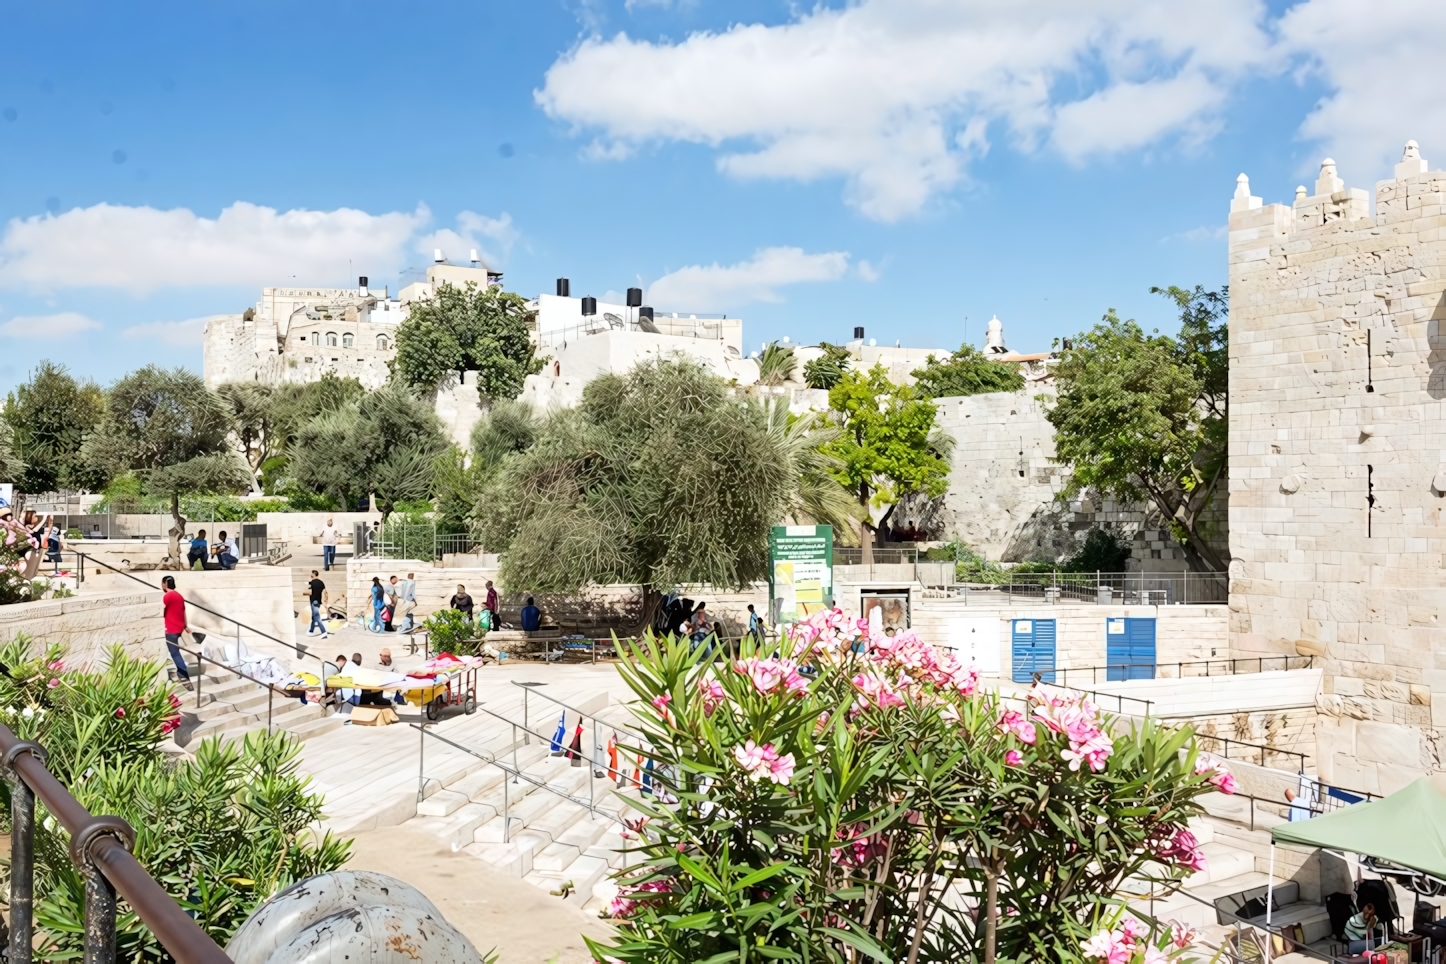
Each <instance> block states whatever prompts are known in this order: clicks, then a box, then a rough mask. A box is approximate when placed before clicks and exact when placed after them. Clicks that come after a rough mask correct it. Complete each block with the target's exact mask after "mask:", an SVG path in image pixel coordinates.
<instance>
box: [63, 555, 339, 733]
mask: <svg viewBox="0 0 1446 964" xmlns="http://www.w3.org/2000/svg"><path fill="white" fill-rule="evenodd" d="M76 555H77V556H80V557H81V558H82V559H89V560H90V561H91V563H92V564H93V565H97V566H102V567H104V568H106V569H109V570H110V571H111V572H115V573H119V574H120V575H122V576H125V577H126V578H127V579H130V580H132V581H133V582H138V583H140V584H141V585H142V586H145V587H146V588H147V589H151V590H154V591H156V592H164V591H165V589H164V587H162V586H159V585H156V586H153V585H151V584H150V583H149V582H147V581H146V580H144V579H142V578H140V577H139V576H137V575H135V574H134V573H131V572H126V571H125V570H124V569H117V568H116V567H115V566H112V565H111V564H110V563H108V562H103V561H101V560H100V559H97V558H95V557H94V556H88V555H86V554H85V553H83V552H78V551H77V552H76ZM148 571H149V570H148ZM156 571H159V570H156ZM161 575H162V577H164V576H165V575H166V573H164V572H162V573H161ZM186 605H187V606H191V607H194V608H196V609H199V610H200V611H201V612H203V613H210V614H211V615H212V616H215V617H216V618H217V619H221V620H224V621H226V622H229V623H233V624H234V625H235V626H236V641H237V642H238V643H239V642H240V641H241V630H243V629H245V630H247V631H248V632H251V633H254V634H255V635H256V636H259V637H260V638H262V639H267V640H270V641H271V642H273V643H279V644H281V645H282V646H285V647H286V648H287V649H289V650H291V651H292V652H293V653H295V654H296V655H297V656H300V657H301V658H303V659H306V658H309V657H311V655H312V654H311V653H310V652H308V651H307V650H305V649H302V648H301V647H299V646H297V645H296V644H294V643H288V642H287V641H286V640H284V639H279V638H277V637H275V636H273V635H271V634H270V633H268V632H266V631H264V630H260V629H257V628H256V627H255V626H248V625H247V624H246V623H243V622H241V620H239V619H236V618H234V617H232V616H227V615H226V614H225V613H220V612H217V611H216V610H214V609H211V608H210V607H208V606H203V605H201V604H200V603H198V602H192V601H191V600H189V599H188V600H186ZM194 635H195V634H194V633H193V634H192V638H194ZM177 648H178V649H179V648H180V647H179V646H178V647H177ZM187 652H189V650H187ZM315 658H316V660H317V663H318V664H320V669H321V672H320V673H319V674H318V678H319V679H320V680H321V681H322V686H323V688H325V686H326V657H325V656H323V655H322V654H320V653H317V654H316V657H315ZM198 659H204V657H200V656H198ZM213 662H214V660H213ZM222 665H225V664H222ZM197 667H198V668H203V667H202V664H201V663H198V664H197ZM226 668H227V669H228V670H231V667H229V666H228V667H226ZM231 671H232V672H235V671H234V670H231ZM203 675H204V673H198V674H197V678H196V706H197V708H199V707H200V706H201V676H203ZM237 675H243V674H240V673H238V674H237ZM247 678H248V679H250V677H247ZM255 682H258V683H259V681H255ZM260 685H263V686H265V685H267V684H265V683H261V684H260ZM267 714H268V717H269V715H270V708H269V701H268V709H267Z"/></svg>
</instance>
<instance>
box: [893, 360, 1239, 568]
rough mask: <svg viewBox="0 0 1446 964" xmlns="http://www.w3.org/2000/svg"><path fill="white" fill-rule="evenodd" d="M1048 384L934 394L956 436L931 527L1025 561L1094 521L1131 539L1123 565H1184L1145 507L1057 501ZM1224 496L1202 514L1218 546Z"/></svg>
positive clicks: (1066, 549) (1070, 541) (1074, 543)
mask: <svg viewBox="0 0 1446 964" xmlns="http://www.w3.org/2000/svg"><path fill="white" fill-rule="evenodd" d="M1053 393H1054V387H1053V385H1052V384H1050V383H1049V382H1048V381H1047V380H1040V381H1037V382H1033V383H1031V384H1028V385H1026V386H1025V388H1024V389H1022V390H1021V391H1018V392H991V393H989V394H984V395H970V396H966V397H962V398H940V399H936V400H935V403H936V404H937V405H938V409H939V411H938V415H937V416H936V418H937V421H938V425H939V427H940V428H941V429H942V430H944V431H945V432H947V433H949V435H951V436H952V437H953V438H954V442H955V447H954V464H953V466H952V468H951V470H950V473H949V491H948V494H947V495H946V496H945V497H944V499H943V500H942V504H939V503H938V502H936V503H935V504H934V506H932V507H931V508H932V511H933V512H934V513H936V515H935V518H936V519H937V521H938V525H939V528H941V529H942V530H943V532H944V533H945V534H946V535H947V537H948V538H954V539H959V540H960V541H962V542H964V543H965V544H966V545H968V546H970V547H971V548H973V549H974V550H975V551H977V552H980V553H982V554H983V555H984V556H985V557H986V558H988V559H991V560H995V561H1003V562H1024V561H1027V560H1036V559H1045V560H1063V559H1066V558H1068V557H1069V556H1071V555H1073V554H1074V553H1075V551H1076V550H1077V549H1078V548H1079V544H1080V542H1081V541H1082V540H1083V539H1084V538H1085V536H1086V535H1087V534H1088V532H1089V530H1090V529H1092V528H1097V527H1098V528H1103V529H1109V530H1112V531H1114V532H1116V533H1118V534H1119V535H1120V536H1121V537H1123V538H1124V539H1125V541H1126V542H1127V543H1128V544H1129V545H1130V547H1131V557H1130V561H1129V568H1130V570H1131V571H1138V570H1146V571H1152V572H1179V571H1182V570H1184V569H1188V568H1189V566H1188V564H1187V563H1186V561H1185V554H1184V553H1183V552H1182V551H1181V549H1180V547H1179V545H1178V544H1177V543H1176V542H1175V541H1174V540H1173V539H1172V538H1171V537H1170V533H1169V530H1168V527H1167V525H1166V523H1165V520H1163V519H1162V518H1161V517H1160V515H1159V512H1158V511H1157V510H1155V509H1154V508H1153V507H1152V506H1142V505H1120V504H1117V503H1115V502H1113V501H1112V500H1108V499H1104V498H1101V497H1099V496H1098V495H1096V494H1094V493H1084V494H1083V495H1081V496H1080V497H1079V498H1077V499H1075V500H1074V501H1072V502H1071V503H1069V504H1064V503H1060V502H1058V501H1056V496H1057V495H1058V494H1059V493H1060V492H1061V491H1062V490H1063V489H1064V487H1065V484H1066V482H1067V481H1068V470H1067V469H1066V468H1065V467H1064V466H1061V465H1059V464H1058V463H1056V462H1055V461H1054V456H1055V448H1054V426H1053V425H1051V424H1050V423H1049V420H1048V419H1047V418H1046V417H1045V415H1046V412H1047V411H1048V399H1049V397H1050V396H1052V395H1053ZM1041 396H1042V397H1041ZM1224 495H1225V493H1224V492H1223V491H1222V492H1221V498H1220V504H1219V505H1217V506H1214V507H1212V511H1211V512H1209V513H1207V516H1206V520H1205V521H1206V525H1207V530H1208V531H1210V532H1211V534H1212V543H1213V544H1215V545H1216V546H1217V547H1218V548H1219V549H1220V550H1222V551H1223V550H1224V549H1225V547H1226V545H1227V542H1228V537H1227V531H1226V526H1227V513H1226V511H1225V507H1224V504H1223V503H1224V502H1225V498H1224ZM897 511H898V510H896V512H897ZM925 527H926V528H932V526H929V525H926V526H925Z"/></svg>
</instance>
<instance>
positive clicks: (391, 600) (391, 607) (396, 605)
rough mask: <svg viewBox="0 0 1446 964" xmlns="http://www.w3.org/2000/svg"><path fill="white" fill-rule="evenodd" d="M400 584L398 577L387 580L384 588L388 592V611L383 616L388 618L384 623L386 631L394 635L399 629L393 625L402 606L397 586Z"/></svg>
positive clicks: (384, 611)
mask: <svg viewBox="0 0 1446 964" xmlns="http://www.w3.org/2000/svg"><path fill="white" fill-rule="evenodd" d="M399 582H400V580H399V579H397V577H396V576H393V577H391V578H390V579H388V580H387V584H386V586H385V587H384V588H385V589H386V592H387V606H386V609H385V610H383V613H382V614H383V615H384V616H386V619H385V620H384V622H385V623H386V630H387V632H389V633H394V632H396V631H397V627H396V626H395V625H393V624H394V623H395V622H396V621H397V613H398V611H399V609H400V604H401V598H400V596H399V595H398V592H397V585H398V583H399Z"/></svg>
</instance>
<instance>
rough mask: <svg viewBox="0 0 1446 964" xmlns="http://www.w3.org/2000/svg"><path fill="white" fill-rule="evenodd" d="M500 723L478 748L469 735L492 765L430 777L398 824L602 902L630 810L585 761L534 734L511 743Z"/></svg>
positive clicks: (582, 900) (583, 902)
mask: <svg viewBox="0 0 1446 964" xmlns="http://www.w3.org/2000/svg"><path fill="white" fill-rule="evenodd" d="M508 729H509V728H508V727H507V726H506V725H505V724H499V726H498V727H497V728H496V730H495V731H494V732H495V737H494V739H492V740H490V741H488V743H487V745H485V746H479V745H477V744H476V743H475V742H470V741H469V745H470V746H472V748H473V749H475V750H479V751H482V752H486V753H491V754H495V756H496V761H497V763H496V764H491V763H487V762H484V761H483V760H480V759H475V758H474V762H475V766H473V765H470V764H469V765H468V767H466V768H465V769H466V772H465V773H460V774H456V775H455V776H453V777H450V778H447V779H446V780H445V782H436V781H428V783H429V785H428V786H427V788H426V790H425V791H424V792H427V796H426V797H425V799H423V800H422V801H421V802H419V803H418V804H417V805H416V810H417V814H416V816H415V817H412V818H411V819H409V820H407V821H405V822H404V823H403V824H402V826H403V827H404V828H406V829H409V830H419V831H422V832H425V833H427V834H430V835H431V836H433V837H435V838H437V840H438V842H439V843H441V844H444V845H445V846H447V847H448V848H449V849H451V850H452V852H453V853H463V854H467V855H469V856H471V857H472V858H475V859H478V860H482V861H484V862H486V863H487V864H489V865H491V866H492V867H493V868H495V869H496V870H498V871H500V872H502V873H504V874H508V875H510V876H513V877H520V878H522V879H523V880H525V881H527V882H528V883H530V884H532V885H534V886H536V887H539V888H541V889H543V890H546V891H548V892H550V893H553V894H555V895H556V896H559V897H562V898H563V899H564V900H566V901H567V902H569V903H571V904H575V905H577V906H579V907H583V908H584V909H586V910H593V911H600V910H602V909H603V908H606V907H607V905H608V903H609V902H610V901H611V900H612V898H613V897H614V896H615V895H616V893H617V886H616V884H615V883H614V882H613V881H612V880H611V879H610V876H611V874H612V872H613V871H614V870H616V869H618V868H620V867H622V866H623V865H624V861H625V859H626V854H624V853H623V852H622V851H623V849H624V848H625V847H626V841H625V839H624V837H623V836H622V831H623V829H624V828H623V826H622V824H621V818H622V817H624V816H627V815H629V814H631V813H632V812H633V811H632V809H631V808H630V807H629V806H628V805H627V803H626V802H625V801H624V800H623V798H622V795H621V794H620V793H619V792H618V790H617V788H616V786H615V785H614V783H613V782H612V781H611V780H608V779H606V778H603V779H598V778H596V777H594V776H593V769H592V766H591V765H590V764H589V765H585V766H572V765H571V762H570V761H569V760H568V759H567V757H566V756H559V757H555V756H552V755H551V753H550V752H549V750H548V747H547V745H546V744H542V745H539V744H538V742H536V741H535V740H534V742H532V743H531V744H530V745H524V746H518V747H515V748H514V747H513V746H512V745H511V743H510V739H511V736H510V733H508V732H507V731H508ZM514 749H515V756H514ZM514 759H515V760H516V766H517V770H516V771H513V770H512V769H511V768H512V766H513V761H514ZM589 784H591V791H589ZM428 791H430V792H428ZM589 792H591V793H592V799H593V800H594V801H596V804H595V806H596V807H597V810H598V811H600V812H595V811H594V810H591V809H589V808H588V807H587V806H584V805H582V804H579V803H577V802H575V801H577V800H584V801H586V800H588V799H589V796H588V794H589ZM629 792H630V793H635V792H636V791H629ZM504 807H505V808H506V810H507V815H506V817H504ZM509 831H510V833H509ZM565 885H566V886H565Z"/></svg>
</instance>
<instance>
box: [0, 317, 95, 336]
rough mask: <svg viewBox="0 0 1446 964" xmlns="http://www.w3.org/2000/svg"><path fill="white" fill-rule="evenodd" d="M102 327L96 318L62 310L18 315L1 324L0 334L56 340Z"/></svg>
mask: <svg viewBox="0 0 1446 964" xmlns="http://www.w3.org/2000/svg"><path fill="white" fill-rule="evenodd" d="M100 327H101V323H100V322H98V321H96V320H95V319H94V318H87V317H86V316H85V315H82V314H79V313H77V312H74V311H62V312H60V313H59V314H54V315H16V316H15V317H14V318H11V319H10V320H9V321H7V322H5V323H4V324H3V325H0V335H5V336H6V337H8V338H36V339H45V340H50V341H54V340H58V339H61V338H70V337H72V336H74V335H78V334H80V333H81V332H83V331H94V330H95V329H97V328H100Z"/></svg>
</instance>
